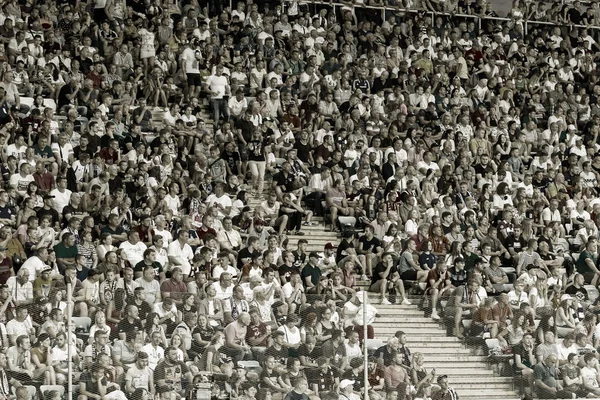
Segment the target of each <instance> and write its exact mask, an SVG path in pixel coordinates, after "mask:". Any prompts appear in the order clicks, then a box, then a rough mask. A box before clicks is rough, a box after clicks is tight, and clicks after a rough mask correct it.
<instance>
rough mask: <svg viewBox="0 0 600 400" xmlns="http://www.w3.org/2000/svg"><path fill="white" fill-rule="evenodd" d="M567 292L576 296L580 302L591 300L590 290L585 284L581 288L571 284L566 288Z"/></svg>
mask: <svg viewBox="0 0 600 400" xmlns="http://www.w3.org/2000/svg"><path fill="white" fill-rule="evenodd" d="M565 293H566V294H570V295H571V296H575V297H576V298H577V301H580V302H581V301H588V300H589V297H588V292H587V290H586V289H585V288H584V287H583V286H582V287H580V288H576V287H575V286H573V285H571V286H569V287H568V288H566V289H565Z"/></svg>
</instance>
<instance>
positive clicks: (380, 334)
mask: <svg viewBox="0 0 600 400" xmlns="http://www.w3.org/2000/svg"><path fill="white" fill-rule="evenodd" d="M373 329H374V330H375V337H377V338H387V337H390V336H394V334H395V333H396V332H398V331H403V332H404V333H406V334H407V335H408V336H415V337H418V336H419V335H427V336H430V337H446V332H444V331H442V330H435V329H419V328H415V329H411V328H410V327H409V326H403V327H393V326H392V327H389V328H383V327H378V326H374V327H373Z"/></svg>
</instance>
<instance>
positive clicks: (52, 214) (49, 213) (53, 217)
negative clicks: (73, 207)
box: [2, 208, 60, 226]
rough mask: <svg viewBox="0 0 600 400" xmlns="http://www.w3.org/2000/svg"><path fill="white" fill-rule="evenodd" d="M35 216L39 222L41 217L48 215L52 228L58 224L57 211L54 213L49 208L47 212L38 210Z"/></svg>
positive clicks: (41, 209)
mask: <svg viewBox="0 0 600 400" xmlns="http://www.w3.org/2000/svg"><path fill="white" fill-rule="evenodd" d="M36 215H37V217H38V220H40V221H41V220H42V217H44V215H49V216H50V217H52V226H54V225H55V224H56V223H57V222H60V216H59V215H58V211H56V210H55V209H54V208H51V209H49V210H46V209H44V208H40V209H39V210H38V212H37V213H36ZM2 218H4V217H2ZM9 218H10V217H9Z"/></svg>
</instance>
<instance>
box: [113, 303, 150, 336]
mask: <svg viewBox="0 0 600 400" xmlns="http://www.w3.org/2000/svg"><path fill="white" fill-rule="evenodd" d="M146 304H147V303H146ZM138 310H139V311H140V313H141V307H138ZM140 318H141V314H140ZM142 330H143V326H142V321H141V320H140V319H136V320H134V321H133V322H129V320H128V319H127V318H124V319H122V320H121V321H120V322H119V324H118V325H117V332H118V333H127V332H136V333H137V332H141V331H142Z"/></svg>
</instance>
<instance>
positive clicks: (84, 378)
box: [79, 371, 107, 395]
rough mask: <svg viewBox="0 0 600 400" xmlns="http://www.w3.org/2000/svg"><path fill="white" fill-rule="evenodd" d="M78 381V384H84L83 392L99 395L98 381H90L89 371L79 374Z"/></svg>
mask: <svg viewBox="0 0 600 400" xmlns="http://www.w3.org/2000/svg"><path fill="white" fill-rule="evenodd" d="M79 381H80V382H84V383H85V390H86V391H88V392H90V393H92V394H95V395H99V394H100V389H99V387H98V383H99V382H98V381H96V382H94V381H92V373H91V372H90V371H83V372H82V373H81V376H80V377H79ZM106 383H107V382H104V384H105V385H106Z"/></svg>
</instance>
